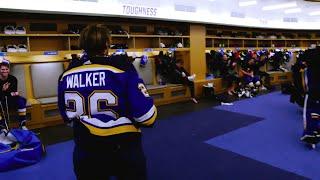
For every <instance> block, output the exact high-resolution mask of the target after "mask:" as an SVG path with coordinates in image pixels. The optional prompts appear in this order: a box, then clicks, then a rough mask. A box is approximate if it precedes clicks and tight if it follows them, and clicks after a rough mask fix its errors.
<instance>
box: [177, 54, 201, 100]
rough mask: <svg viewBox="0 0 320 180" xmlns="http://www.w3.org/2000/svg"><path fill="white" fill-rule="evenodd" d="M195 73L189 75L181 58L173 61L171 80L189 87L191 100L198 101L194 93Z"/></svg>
mask: <svg viewBox="0 0 320 180" xmlns="http://www.w3.org/2000/svg"><path fill="white" fill-rule="evenodd" d="M195 77H196V75H195V74H193V75H190V73H189V72H188V71H187V70H185V69H184V67H183V61H182V60H181V59H177V60H176V62H175V67H174V70H173V72H172V80H171V82H172V83H174V84H180V83H181V84H184V85H186V86H188V87H189V89H190V93H191V100H192V101H193V102H194V103H198V101H197V100H196V98H195V95H194V79H195Z"/></svg>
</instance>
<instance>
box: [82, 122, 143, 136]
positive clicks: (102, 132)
mask: <svg viewBox="0 0 320 180" xmlns="http://www.w3.org/2000/svg"><path fill="white" fill-rule="evenodd" d="M81 123H82V124H84V125H85V126H86V127H87V128H88V129H89V131H90V133H91V134H94V135H97V136H110V135H115V134H121V133H127V132H141V130H140V129H139V128H136V127H135V126H134V125H122V126H117V127H112V128H108V129H103V128H97V127H95V126H92V125H90V124H87V123H85V122H83V121H81Z"/></svg>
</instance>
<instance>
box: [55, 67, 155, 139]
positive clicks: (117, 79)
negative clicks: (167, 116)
mask: <svg viewBox="0 0 320 180" xmlns="http://www.w3.org/2000/svg"><path fill="white" fill-rule="evenodd" d="M58 104H59V110H60V113H61V115H62V116H63V118H64V119H65V120H67V121H68V120H72V119H76V121H80V123H81V124H83V125H84V126H85V127H86V128H87V129H88V130H89V131H90V133H91V134H93V135H97V136H109V135H115V134H121V133H126V132H140V129H139V126H151V125H153V123H154V121H155V118H156V116H157V110H156V107H155V106H154V105H153V100H152V98H151V97H150V96H149V94H148V92H147V90H146V88H145V86H144V83H143V81H142V80H141V79H140V78H139V77H138V75H137V73H136V72H135V71H123V70H120V69H117V68H115V67H113V66H109V65H100V64H91V65H83V66H79V67H76V68H72V69H70V70H68V71H66V72H64V73H63V74H62V75H61V77H60V80H59V85H58Z"/></svg>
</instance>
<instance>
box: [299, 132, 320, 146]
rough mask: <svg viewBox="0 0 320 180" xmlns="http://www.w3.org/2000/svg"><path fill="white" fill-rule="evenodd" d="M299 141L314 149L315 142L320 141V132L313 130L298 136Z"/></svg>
mask: <svg viewBox="0 0 320 180" xmlns="http://www.w3.org/2000/svg"><path fill="white" fill-rule="evenodd" d="M300 140H301V141H303V142H305V143H306V145H307V146H308V147H309V148H311V149H315V148H316V146H317V144H318V143H319V142H320V134H319V133H318V132H317V131H314V132H313V134H312V135H307V134H306V135H304V136H302V137H301V138H300Z"/></svg>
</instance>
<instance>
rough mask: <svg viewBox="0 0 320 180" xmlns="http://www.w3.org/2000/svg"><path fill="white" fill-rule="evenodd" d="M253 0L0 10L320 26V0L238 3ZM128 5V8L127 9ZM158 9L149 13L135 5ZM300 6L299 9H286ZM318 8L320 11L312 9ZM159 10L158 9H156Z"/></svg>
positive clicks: (68, 1) (57, 1)
mask: <svg viewBox="0 0 320 180" xmlns="http://www.w3.org/2000/svg"><path fill="white" fill-rule="evenodd" d="M248 1H253V0H161V1H160V0H45V2H46V3H43V2H44V1H43V0H32V1H26V0H1V2H2V3H0V10H3V11H27V12H42V13H63V14H84V15H99V16H116V17H119V16H125V17H136V18H148V19H165V20H173V21H188V22H202V23H212V24H227V25H236V26H249V27H261V28H281V29H316V30H320V2H308V1H305V0H255V4H254V5H251V6H245V7H241V6H239V3H244V2H248ZM283 3H291V4H292V3H293V4H294V7H292V8H282V9H276V10H268V11H265V10H263V8H264V7H265V6H271V7H275V6H277V5H279V4H283ZM125 7H129V9H126V10H128V11H126V10H125ZM140 8H142V9H144V10H146V9H148V10H150V9H152V10H154V9H156V11H152V12H153V13H150V12H151V11H148V13H145V12H146V11H145V12H144V13H143V12H141V11H140V12H137V11H136V9H140ZM293 8H300V9H301V11H300V12H296V13H290V14H286V13H285V11H286V10H289V9H293ZM132 11H134V13H131V12H132ZM315 11H319V12H318V15H316V16H311V15H310V13H312V12H315ZM155 12H156V13H155Z"/></svg>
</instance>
